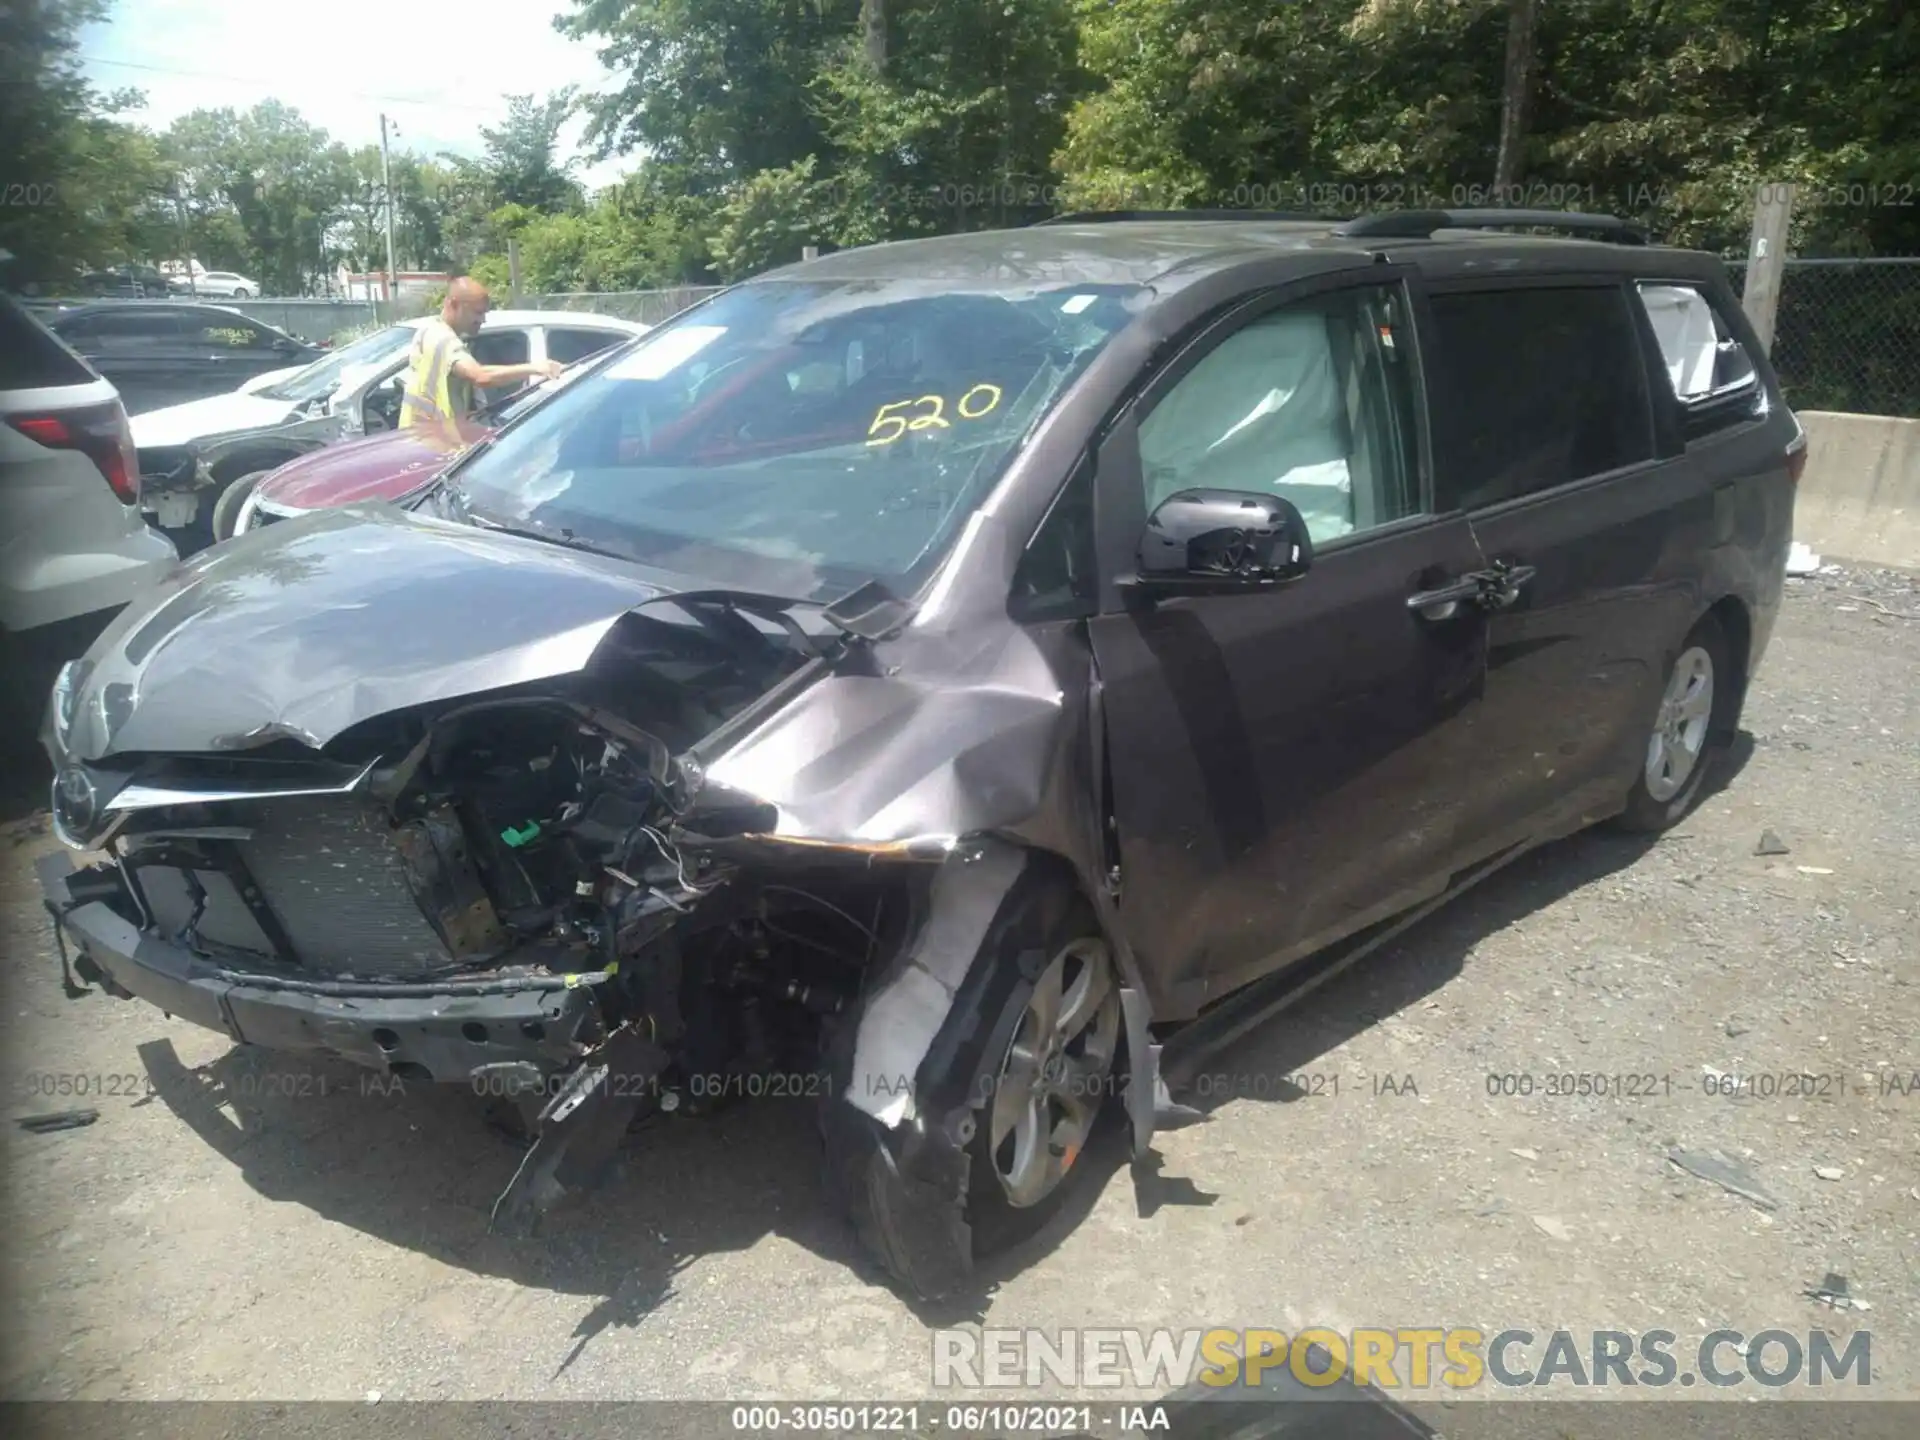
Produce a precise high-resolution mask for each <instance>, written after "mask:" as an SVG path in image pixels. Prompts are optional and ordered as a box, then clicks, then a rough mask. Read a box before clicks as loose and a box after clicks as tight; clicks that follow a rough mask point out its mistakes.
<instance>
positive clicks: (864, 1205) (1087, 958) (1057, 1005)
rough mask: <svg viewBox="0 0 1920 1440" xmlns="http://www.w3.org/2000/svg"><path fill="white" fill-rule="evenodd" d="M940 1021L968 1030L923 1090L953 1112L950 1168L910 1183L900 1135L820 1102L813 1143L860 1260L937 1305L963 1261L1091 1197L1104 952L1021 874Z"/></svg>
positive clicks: (1109, 1031)
mask: <svg viewBox="0 0 1920 1440" xmlns="http://www.w3.org/2000/svg"><path fill="white" fill-rule="evenodd" d="M954 1005H955V1008H956V1010H961V1011H965V1012H970V1013H971V1016H972V1019H971V1020H970V1021H969V1022H968V1023H967V1024H966V1025H965V1026H964V1034H963V1038H961V1039H960V1040H959V1042H958V1043H957V1044H955V1045H953V1046H952V1048H951V1049H950V1050H947V1051H946V1056H947V1058H946V1062H945V1064H944V1065H943V1066H942V1067H941V1068H942V1070H943V1072H944V1073H942V1074H940V1075H938V1076H928V1077H926V1079H927V1081H928V1083H929V1085H931V1086H932V1087H934V1088H935V1089H936V1090H943V1091H946V1092H948V1093H953V1094H965V1095H966V1096H967V1102H966V1103H967V1107H968V1108H967V1109H966V1113H965V1118H964V1119H963V1120H962V1121H961V1123H960V1126H959V1129H958V1132H957V1134H956V1135H955V1137H954V1138H955V1140H956V1141H957V1142H958V1149H957V1150H956V1151H953V1152H947V1153H948V1154H949V1155H950V1157H951V1163H948V1162H946V1161H942V1162H940V1163H937V1164H934V1165H930V1166H928V1167H926V1168H924V1169H920V1170H918V1173H916V1167H915V1166H913V1165H911V1164H910V1163H907V1162H906V1161H905V1159H904V1158H903V1156H902V1155H901V1154H899V1153H897V1151H896V1148H895V1143H894V1142H896V1141H898V1140H900V1139H901V1138H902V1136H901V1134H900V1133H899V1132H893V1133H891V1134H890V1133H889V1132H887V1131H886V1130H885V1129H884V1128H882V1127H881V1126H879V1125H878V1123H877V1122H874V1121H872V1120H870V1119H869V1118H868V1117H867V1116H865V1115H862V1114H859V1113H856V1112H855V1111H854V1108H853V1107H852V1106H851V1104H849V1102H847V1101H846V1100H843V1099H837V1098H830V1099H829V1102H828V1104H829V1107H830V1111H831V1113H830V1115H829V1116H828V1117H827V1119H828V1123H827V1124H826V1125H825V1126H824V1127H823V1128H824V1131H825V1136H826V1141H827V1157H826V1158H827V1184H828V1191H829V1193H830V1194H831V1195H832V1196H833V1197H834V1198H835V1199H836V1200H837V1201H838V1203H839V1204H840V1206H841V1207H842V1208H843V1209H844V1210H845V1211H846V1212H847V1213H848V1215H849V1218H850V1219H851V1220H852V1221H853V1223H854V1226H855V1228H856V1229H857V1230H858V1232H859V1235H860V1239H861V1241H862V1242H863V1244H864V1245H865V1246H866V1248H867V1249H868V1251H869V1252H870V1253H871V1254H872V1255H873V1256H874V1258H876V1259H877V1260H879V1261H880V1263H881V1264H882V1265H884V1266H885V1267H886V1269H887V1270H888V1272H889V1273H890V1274H891V1275H892V1276H893V1278H894V1279H895V1280H897V1281H899V1282H901V1284H903V1285H904V1286H906V1287H907V1288H909V1289H911V1290H912V1291H914V1292H916V1293H918V1294H919V1295H921V1296H922V1297H924V1298H926V1299H938V1298H940V1297H941V1296H942V1295H944V1294H950V1293H952V1291H953V1290H955V1289H956V1288H958V1287H959V1286H961V1285H962V1284H964V1283H965V1277H966V1275H967V1274H968V1273H969V1272H970V1271H971V1269H972V1267H973V1265H974V1263H975V1262H976V1261H977V1260H984V1259H987V1258H990V1257H991V1256H993V1255H995V1254H998V1253H1000V1252H1002V1251H1005V1250H1007V1249H1009V1248H1011V1247H1013V1246H1014V1245H1017V1244H1019V1243H1020V1242H1021V1241H1023V1240H1025V1239H1027V1238H1029V1237H1031V1236H1032V1235H1033V1234H1035V1232H1037V1231H1039V1230H1040V1229H1041V1228H1042V1227H1043V1226H1044V1225H1045V1224H1046V1223H1047V1221H1048V1220H1049V1219H1051V1218H1052V1217H1053V1216H1055V1215H1056V1214H1058V1213H1059V1212H1060V1211H1061V1210H1063V1209H1064V1208H1065V1207H1066V1205H1067V1204H1068V1202H1069V1200H1070V1199H1071V1198H1072V1197H1073V1196H1074V1195H1075V1194H1076V1192H1078V1191H1079V1190H1080V1189H1081V1188H1082V1187H1083V1186H1085V1185H1087V1184H1089V1183H1091V1180H1090V1178H1089V1177H1090V1176H1091V1175H1092V1174H1093V1173H1094V1172H1095V1171H1096V1170H1097V1169H1098V1167H1097V1166H1095V1165H1093V1164H1090V1163H1089V1162H1088V1160H1087V1151H1088V1149H1089V1147H1090V1144H1091V1142H1092V1141H1093V1140H1094V1137H1095V1134H1096V1129H1097V1127H1098V1125H1099V1122H1100V1121H1101V1120H1102V1118H1103V1116H1105V1115H1107V1114H1110V1113H1111V1109H1110V1107H1108V1106H1107V1104H1106V1102H1107V1101H1108V1099H1109V1098H1110V1096H1111V1092H1112V1091H1113V1089H1114V1083H1115V1082H1114V1077H1115V1075H1116V1074H1119V1073H1123V1072H1122V1070H1121V1067H1120V1066H1119V1064H1118V1061H1119V1057H1120V1056H1121V1054H1122V1053H1123V1050H1124V1044H1123V1037H1124V1031H1125V1026H1124V1024H1123V1016H1122V1009H1121V1004H1120V982H1119V978H1118V974H1117V971H1116V969H1115V966H1114V962H1113V957H1112V952H1111V950H1110V949H1109V947H1108V945H1107V941H1106V938H1105V937H1104V935H1102V933H1101V930H1100V926H1099V922H1098V921H1097V920H1096V918H1095V917H1094V914H1093V911H1092V909H1091V908H1090V907H1089V906H1088V905H1087V903H1086V901H1085V900H1084V898H1082V897H1081V895H1080V894H1079V892H1078V891H1077V889H1075V888H1074V887H1073V886H1071V885H1070V884H1068V883H1066V882H1065V881H1064V880H1060V879H1053V878H1045V879H1043V878H1042V877H1040V876H1038V875H1032V874H1030V875H1029V876H1028V877H1027V879H1026V880H1025V881H1023V882H1022V883H1021V884H1020V885H1018V886H1017V887H1016V888H1015V889H1014V891H1013V892H1012V893H1011V894H1010V895H1009V896H1008V898H1007V900H1006V901H1005V902H1004V904H1003V907H1002V910H1001V914H1000V916H999V918H998V919H997V920H996V921H995V923H994V925H993V927H992V928H991V929H990V930H989V931H988V934H987V938H986V940H985V942H984V943H983V944H982V946H981V948H980V951H979V953H978V954H977V955H976V956H975V958H974V962H973V968H972V971H971V973H970V974H969V975H968V977H967V980H966V981H965V983H964V984H963V985H962V987H961V990H960V992H959V993H958V994H957V995H956V997H955V1000H954ZM852 1041H853V1034H852V1029H851V1027H848V1028H847V1029H846V1030H844V1031H842V1032H841V1035H840V1044H839V1045H838V1046H836V1047H835V1048H836V1049H837V1051H838V1055H837V1058H836V1063H834V1064H833V1065H832V1066H831V1067H830V1068H831V1069H832V1070H833V1072H834V1073H835V1076H836V1081H837V1083H836V1085H835V1096H838V1095H839V1094H841V1093H843V1092H844V1090H845V1087H846V1086H847V1085H848V1083H849V1082H850V1081H852V1080H853V1076H852V1075H851V1073H850V1064H851V1060H852V1050H853V1044H852ZM941 1143H945V1142H941ZM962 1174H964V1175H965V1177H966V1179H965V1182H964V1183H959V1182H958V1181H957V1178H953V1177H957V1176H959V1175H962ZM936 1177H938V1178H936Z"/></svg>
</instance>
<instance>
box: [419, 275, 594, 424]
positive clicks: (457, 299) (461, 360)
mask: <svg viewBox="0 0 1920 1440" xmlns="http://www.w3.org/2000/svg"><path fill="white" fill-rule="evenodd" d="M490 303H491V301H490V299H489V297H488V295H487V287H486V286H484V285H482V284H481V283H480V282H479V281H478V280H475V279H473V278H472V277H471V276H468V275H462V276H459V277H458V278H456V279H455V280H454V282H453V283H452V284H451V285H449V286H448V287H447V298H446V300H445V301H444V302H443V303H442V304H441V306H440V318H439V319H437V320H429V321H427V323H426V324H424V325H422V326H421V327H420V332H419V334H418V335H416V336H415V337H414V342H413V357H412V362H411V365H410V367H409V369H408V371H407V383H406V389H405V391H404V392H403V394H402V396H401V400H400V428H401V429H403V430H407V429H426V430H430V431H433V432H437V434H438V435H439V437H440V438H441V439H442V440H443V442H444V443H446V444H448V445H459V444H462V443H464V441H465V440H466V439H467V438H470V437H467V436H466V435H464V434H463V433H462V432H463V431H464V429H465V428H466V427H465V421H466V420H467V417H468V416H470V415H471V414H472V413H473V392H474V389H475V388H476V387H478V388H480V389H483V390H485V389H492V388H493V387H495V386H498V385H512V384H515V383H517V382H519V381H522V380H531V379H532V378H533V377H534V376H536V375H541V376H545V377H546V378H548V379H551V378H553V377H554V376H555V375H558V374H559V373H560V371H561V370H562V369H563V368H564V367H562V366H561V365H560V364H559V363H558V362H557V361H553V360H540V361H536V362H534V363H532V364H528V365H482V364H481V363H480V362H479V361H478V360H476V359H474V358H473V355H472V354H471V352H469V351H468V349H467V342H468V341H469V340H471V339H472V338H473V337H474V336H476V335H478V334H479V333H480V326H481V323H482V322H483V321H485V320H486V318H487V307H488V305H489V304H490Z"/></svg>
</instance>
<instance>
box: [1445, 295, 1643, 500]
mask: <svg viewBox="0 0 1920 1440" xmlns="http://www.w3.org/2000/svg"><path fill="white" fill-rule="evenodd" d="M1630 303H1631V302H1629V300H1628V299H1627V295H1626V292H1625V291H1624V289H1622V288H1621V287H1620V286H1617V285H1581V286H1553V287H1547V288H1541V289H1532V288H1514V289H1505V290H1484V291H1472V292H1467V293H1455V294H1443V295H1436V296H1435V297H1434V299H1433V314H1434V321H1435V328H1436V331H1437V334H1436V337H1435V338H1436V340H1437V342H1438V343H1437V344H1436V346H1435V347H1434V348H1435V351H1436V352H1437V353H1436V355H1435V365H1434V377H1433V391H1434V396H1435V403H1436V407H1437V409H1438V411H1439V414H1438V416H1437V417H1436V418H1437V420H1439V422H1440V424H1441V425H1442V426H1443V427H1444V429H1445V431H1446V433H1447V434H1448V435H1449V436H1450V437H1451V443H1450V444H1449V445H1448V447H1447V451H1448V453H1447V456H1446V463H1445V464H1444V465H1443V466H1442V470H1441V475H1440V480H1439V491H1440V494H1439V501H1440V508H1441V510H1443V511H1445V510H1453V509H1475V508H1479V507H1482V506H1487V505H1497V504H1499V503H1500V502H1501V501H1503V500H1512V499H1515V498H1517V497H1519V496H1522V495H1530V494H1533V493H1535V492H1537V491H1541V490H1550V489H1552V488H1553V487H1555V486H1556V485H1565V484H1567V483H1569V482H1571V481H1574V480H1584V479H1586V478H1587V477H1588V476H1591V475H1603V474H1605V473H1606V472H1608V471H1610V470H1618V469H1621V468H1622V467H1624V466H1628V465H1636V464H1639V463H1641V462H1642V461H1646V460H1651V459H1652V458H1653V453H1654V442H1653V411H1652V407H1651V405H1650V403H1649V399H1648V393H1647V376H1646V365H1645V363H1644V360H1643V358H1642V354H1641V350H1640V335H1639V331H1638V329H1637V328H1636V326H1635V323H1634V318H1633V312H1632V311H1631V310H1630V309H1629V308H1628V306H1629V304H1630Z"/></svg>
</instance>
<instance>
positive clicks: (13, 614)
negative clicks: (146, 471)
mask: <svg viewBox="0 0 1920 1440" xmlns="http://www.w3.org/2000/svg"><path fill="white" fill-rule="evenodd" d="M176 558H177V557H176V556H175V554H174V549H173V544H172V542H170V541H169V540H168V539H167V538H166V536H164V535H157V534H155V533H154V532H153V531H152V530H150V529H148V528H147V523H146V521H145V520H144V519H143V518H141V514H140V470H139V466H138V464H137V462H136V461H135V459H134V450H133V434H132V431H131V430H130V429H129V428H128V425H127V415H126V411H125V410H124V409H123V408H122V407H121V405H120V396H119V394H118V392H116V391H115V390H114V388H113V386H112V385H111V384H109V383H108V382H107V381H105V380H102V379H101V378H100V377H99V376H98V375H96V374H95V373H94V372H93V370H92V368H91V367H90V366H89V365H88V364H87V363H86V361H84V360H82V359H81V358H80V357H79V356H78V355H75V354H74V353H73V352H72V351H71V350H69V349H68V348H67V347H66V346H65V345H63V344H62V343H61V342H60V341H59V340H58V339H57V338H55V336H54V335H53V333H52V332H51V331H50V330H48V329H47V328H46V326H44V325H42V324H41V323H40V322H39V321H38V320H36V319H34V318H33V317H32V316H31V315H29V314H27V312H26V311H25V310H23V309H21V308H20V306H19V305H18V304H16V303H15V302H14V301H13V300H12V299H11V298H9V297H6V296H0V629H3V630H5V631H6V632H7V633H8V634H18V633H20V632H23V631H29V630H37V629H39V628H40V627H42V626H45V625H52V624H55V623H57V622H59V621H62V620H73V619H78V618H79V617H81V616H83V615H91V614H95V613H100V612H105V611H109V610H116V609H118V608H119V607H120V606H122V605H124V604H126V602H127V601H128V600H130V599H131V598H132V597H133V596H134V595H135V594H136V593H137V592H138V591H140V590H142V589H144V588H146V587H147V586H148V585H150V584H152V583H153V582H154V581H155V580H157V579H158V578H159V577H160V576H161V575H163V574H165V573H166V572H167V571H168V570H169V569H171V568H172V567H173V565H174V563H175V560H176Z"/></svg>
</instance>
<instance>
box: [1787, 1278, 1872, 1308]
mask: <svg viewBox="0 0 1920 1440" xmlns="http://www.w3.org/2000/svg"><path fill="white" fill-rule="evenodd" d="M1800 1293H1801V1294H1802V1295H1804V1296H1806V1297H1807V1299H1809V1300H1813V1301H1817V1302H1818V1303H1820V1304H1822V1305H1824V1306H1826V1307H1827V1308H1828V1309H1829V1310H1871V1309H1872V1308H1873V1306H1872V1305H1871V1304H1869V1303H1868V1302H1867V1301H1865V1300H1862V1299H1860V1298H1859V1297H1858V1296H1856V1295H1854V1294H1853V1292H1852V1291H1851V1290H1849V1289H1848V1288H1847V1277H1846V1276H1844V1275H1836V1274H1834V1273H1833V1272H1832V1271H1831V1270H1829V1271H1828V1272H1827V1273H1826V1274H1825V1275H1824V1276H1822V1277H1821V1279H1820V1283H1819V1284H1818V1285H1810V1286H1808V1287H1807V1288H1806V1289H1805V1290H1802V1291H1801V1292H1800Z"/></svg>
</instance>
